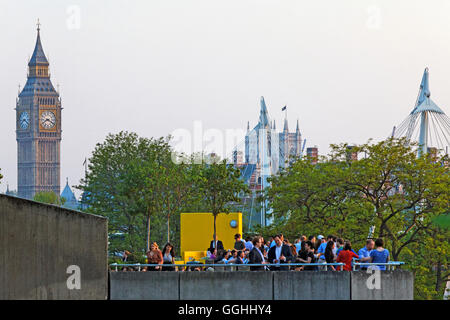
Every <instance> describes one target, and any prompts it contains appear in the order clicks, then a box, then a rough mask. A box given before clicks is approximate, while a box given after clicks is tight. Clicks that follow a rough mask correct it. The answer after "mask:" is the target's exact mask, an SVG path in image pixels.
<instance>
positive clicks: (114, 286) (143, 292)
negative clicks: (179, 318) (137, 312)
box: [110, 271, 179, 300]
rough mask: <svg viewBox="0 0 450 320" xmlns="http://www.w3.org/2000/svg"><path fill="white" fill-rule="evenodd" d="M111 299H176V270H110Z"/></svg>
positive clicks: (177, 297)
mask: <svg viewBox="0 0 450 320" xmlns="http://www.w3.org/2000/svg"><path fill="white" fill-rule="evenodd" d="M110 299H111V300H178V299H179V276H178V272H156V271H152V272H111V273H110Z"/></svg>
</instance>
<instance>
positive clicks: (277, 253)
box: [267, 235, 292, 271]
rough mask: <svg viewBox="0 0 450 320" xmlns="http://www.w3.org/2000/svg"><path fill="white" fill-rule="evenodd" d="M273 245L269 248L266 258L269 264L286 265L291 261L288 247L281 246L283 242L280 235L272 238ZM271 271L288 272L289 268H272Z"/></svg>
mask: <svg viewBox="0 0 450 320" xmlns="http://www.w3.org/2000/svg"><path fill="white" fill-rule="evenodd" d="M274 240H275V245H274V246H273V247H272V248H270V250H269V253H268V254H267V258H268V260H269V263H274V264H282V263H287V262H289V261H291V260H292V252H291V249H290V248H289V246H288V245H285V244H283V241H282V240H281V236H280V235H276V236H275V237H274ZM270 269H271V270H273V271H276V270H281V271H288V270H289V267H281V266H280V267H278V266H272V267H270Z"/></svg>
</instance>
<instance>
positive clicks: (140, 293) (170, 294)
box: [110, 270, 413, 300]
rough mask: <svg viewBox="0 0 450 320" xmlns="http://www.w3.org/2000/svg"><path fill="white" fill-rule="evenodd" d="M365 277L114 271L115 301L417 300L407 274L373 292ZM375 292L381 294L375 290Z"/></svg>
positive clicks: (389, 276) (394, 274)
mask: <svg viewBox="0 0 450 320" xmlns="http://www.w3.org/2000/svg"><path fill="white" fill-rule="evenodd" d="M369 276H370V274H367V273H365V272H361V271H356V272H327V271H323V272H313V271H311V272H308V271H303V272H245V271H244V272H241V271H237V272H220V271H219V272H217V271H215V272H197V271H192V272H110V280H111V284H110V288H111V299H123V300H127V299H144V300H145V299H152V300H153V299H155V300H159V299H164V300H177V299H180V300H351V299H355V300H358V299H370V300H386V299H389V300H395V299H413V279H412V278H413V276H412V273H410V272H407V271H401V270H396V271H386V272H382V273H381V278H380V279H381V288H380V289H378V291H369V290H370V289H368V287H367V286H366V281H367V279H368V278H369ZM374 290H376V289H374Z"/></svg>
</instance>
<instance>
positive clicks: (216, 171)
mask: <svg viewBox="0 0 450 320" xmlns="http://www.w3.org/2000/svg"><path fill="white" fill-rule="evenodd" d="M201 166H202V170H200V172H199V175H198V176H197V179H196V186H197V188H198V191H199V192H200V194H201V196H202V200H203V201H204V203H205V206H206V207H207V208H209V210H210V211H211V213H212V214H213V217H214V233H213V238H214V239H215V240H216V241H217V239H216V219H217V216H218V215H219V213H228V212H229V210H230V208H231V207H232V205H233V204H235V203H237V202H240V196H242V195H244V194H246V193H247V192H248V187H247V185H246V184H245V183H244V181H243V180H242V179H241V173H240V170H239V169H238V168H235V167H234V166H232V165H228V164H227V163H226V160H223V161H219V162H215V161H213V162H212V163H211V164H202V165H201ZM216 247H217V246H216Z"/></svg>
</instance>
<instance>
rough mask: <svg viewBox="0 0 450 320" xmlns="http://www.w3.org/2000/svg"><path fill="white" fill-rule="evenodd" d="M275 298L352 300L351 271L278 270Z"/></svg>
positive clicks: (274, 287) (274, 282)
mask: <svg viewBox="0 0 450 320" xmlns="http://www.w3.org/2000/svg"><path fill="white" fill-rule="evenodd" d="M273 290H274V300H350V273H349V272H332V271H317V272H316V271H302V272H276V273H274V281H273Z"/></svg>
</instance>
